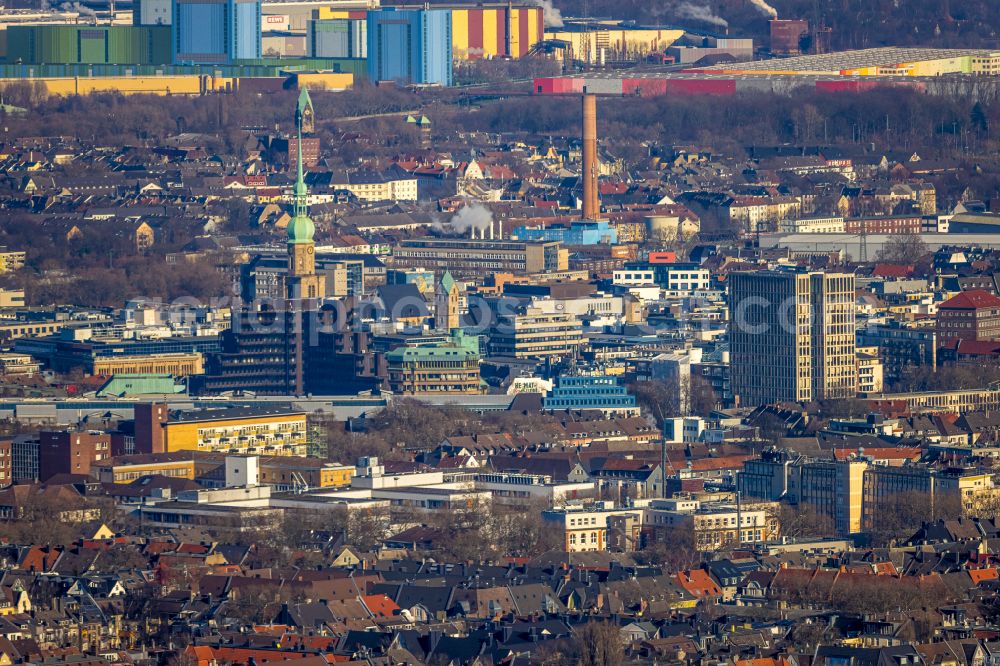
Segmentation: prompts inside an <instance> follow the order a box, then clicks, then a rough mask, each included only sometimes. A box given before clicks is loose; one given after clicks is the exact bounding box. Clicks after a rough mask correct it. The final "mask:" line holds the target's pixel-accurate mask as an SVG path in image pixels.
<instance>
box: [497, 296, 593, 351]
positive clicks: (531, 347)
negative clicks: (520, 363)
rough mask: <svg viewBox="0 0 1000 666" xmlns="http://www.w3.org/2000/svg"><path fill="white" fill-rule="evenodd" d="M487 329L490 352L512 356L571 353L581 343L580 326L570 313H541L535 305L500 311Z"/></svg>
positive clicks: (581, 331)
mask: <svg viewBox="0 0 1000 666" xmlns="http://www.w3.org/2000/svg"><path fill="white" fill-rule="evenodd" d="M495 319H496V321H495V323H494V324H493V326H492V328H491V329H490V333H489V348H490V353H491V354H493V355H496V356H512V357H514V358H536V359H537V358H548V357H553V358H561V357H566V356H571V355H572V354H573V353H574V352H575V351H576V349H577V348H578V347H579V346H580V345H581V344H582V343H583V341H584V337H583V325H582V324H581V323H580V320H579V318H577V317H575V316H574V315H570V314H543V313H542V312H541V311H539V310H538V309H536V308H530V307H529V308H524V309H523V310H522V311H521V312H519V313H508V314H500V315H498V316H496V317H495Z"/></svg>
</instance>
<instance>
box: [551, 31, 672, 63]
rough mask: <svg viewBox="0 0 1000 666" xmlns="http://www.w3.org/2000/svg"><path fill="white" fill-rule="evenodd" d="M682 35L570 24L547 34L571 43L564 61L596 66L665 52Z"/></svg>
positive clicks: (554, 38) (553, 38)
mask: <svg viewBox="0 0 1000 666" xmlns="http://www.w3.org/2000/svg"><path fill="white" fill-rule="evenodd" d="M683 35H684V31H683V30H650V29H638V28H635V29H632V28H622V27H619V26H617V25H614V24H608V25H606V24H602V23H594V24H586V25H580V26H576V25H571V26H567V27H566V28H565V29H562V30H546V31H545V39H546V40H559V41H563V42H566V43H567V44H568V46H567V48H566V51H565V53H563V54H562V55H563V57H564V58H565V59H567V60H578V61H581V62H585V63H588V64H596V65H599V64H603V63H605V62H608V61H613V60H634V59H637V58H641V57H643V56H646V55H649V54H651V53H657V52H662V51H664V50H665V49H666V48H667V47H669V46H671V45H672V44H673V43H674V42H676V41H677V40H678V39H680V38H681V37H682V36H683ZM557 55H558V52H557Z"/></svg>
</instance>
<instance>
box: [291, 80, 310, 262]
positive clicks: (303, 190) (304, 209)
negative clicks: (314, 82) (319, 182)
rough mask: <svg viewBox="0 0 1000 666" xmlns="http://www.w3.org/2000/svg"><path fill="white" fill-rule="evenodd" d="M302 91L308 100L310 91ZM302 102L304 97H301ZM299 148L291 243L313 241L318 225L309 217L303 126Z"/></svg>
mask: <svg viewBox="0 0 1000 666" xmlns="http://www.w3.org/2000/svg"><path fill="white" fill-rule="evenodd" d="M302 93H303V94H304V95H305V98H306V101H308V100H309V93H308V92H307V91H306V90H305V89H304V88H303V90H302ZM299 103H300V104H301V103H302V97H301V96H300V97H299ZM298 142H299V150H298V156H297V158H298V159H297V160H296V162H297V164H296V176H295V187H293V188H292V194H293V195H294V197H295V205H294V210H295V213H294V215H293V216H292V219H291V221H290V222H289V223H288V242H289V243H312V242H313V235H314V234H315V233H316V225H315V224H313V221H312V219H310V217H309V188H307V187H306V181H305V178H304V177H303V175H302V126H301V125H299V127H298Z"/></svg>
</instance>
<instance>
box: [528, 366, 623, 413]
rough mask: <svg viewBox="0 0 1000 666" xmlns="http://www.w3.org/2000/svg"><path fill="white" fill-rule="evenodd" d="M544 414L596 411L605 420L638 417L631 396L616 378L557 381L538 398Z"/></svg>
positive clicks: (569, 378)
mask: <svg viewBox="0 0 1000 666" xmlns="http://www.w3.org/2000/svg"><path fill="white" fill-rule="evenodd" d="M542 409H544V410H546V411H562V410H566V409H569V410H573V411H580V410H585V409H586V410H597V411H600V412H603V413H604V415H605V416H634V415H637V414H638V413H639V408H638V406H636V402H635V396H634V395H630V394H629V392H628V391H627V390H626V388H625V387H624V386H622V384H621V382H620V381H619V380H618V378H617V377H607V376H582V377H575V376H573V377H559V378H558V379H557V380H556V385H555V386H554V387H553V388H552V390H551V391H549V392H548V394H547V395H546V396H545V397H544V398H542Z"/></svg>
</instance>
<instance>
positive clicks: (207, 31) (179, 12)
mask: <svg viewBox="0 0 1000 666" xmlns="http://www.w3.org/2000/svg"><path fill="white" fill-rule="evenodd" d="M172 21H173V22H172V24H171V27H172V33H171V38H172V44H173V59H174V64H195V65H198V64H228V63H232V62H233V61H234V60H253V59H258V58H260V57H261V46H260V39H261V0H173V16H172Z"/></svg>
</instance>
